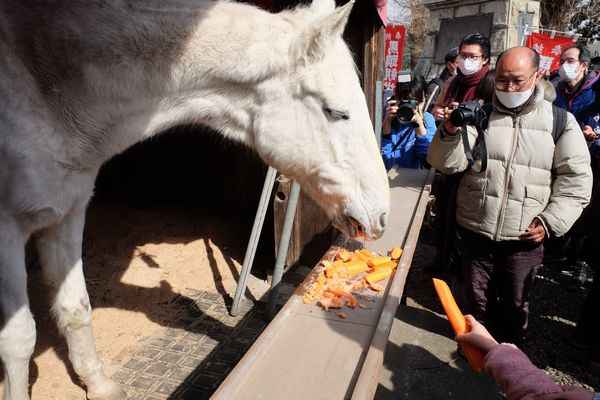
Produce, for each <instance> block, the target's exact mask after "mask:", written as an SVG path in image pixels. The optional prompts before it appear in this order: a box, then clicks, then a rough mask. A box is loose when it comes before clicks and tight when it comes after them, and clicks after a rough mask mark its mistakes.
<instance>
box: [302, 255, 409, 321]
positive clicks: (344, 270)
mask: <svg viewBox="0 0 600 400" xmlns="http://www.w3.org/2000/svg"><path fill="white" fill-rule="evenodd" d="M401 255H402V249H400V248H399V247H394V248H393V249H391V250H390V251H389V253H388V255H387V256H382V255H379V254H375V253H373V252H371V251H369V250H367V249H361V250H356V251H354V252H350V251H348V250H345V249H342V250H340V251H339V252H338V253H337V254H336V256H335V260H334V261H321V265H322V268H321V271H320V272H319V273H318V274H317V275H316V276H315V277H314V278H313V280H312V282H310V283H309V285H308V288H307V289H306V291H305V293H304V297H303V301H304V303H305V304H311V303H318V304H319V305H320V306H321V307H322V308H323V309H324V310H329V309H340V308H342V307H348V308H352V309H353V308H356V307H364V305H362V304H359V302H358V301H357V300H356V298H355V297H354V295H353V293H357V292H359V291H362V290H363V289H365V288H369V289H371V290H374V291H376V292H380V291H382V290H383V287H382V286H380V285H378V284H377V282H380V281H382V280H384V279H387V278H388V277H389V276H390V275H391V274H392V272H393V271H394V270H395V269H396V268H397V266H398V260H399V259H400V256H401ZM341 314H343V315H341ZM338 315H339V316H340V318H346V317H347V315H346V314H344V313H338Z"/></svg>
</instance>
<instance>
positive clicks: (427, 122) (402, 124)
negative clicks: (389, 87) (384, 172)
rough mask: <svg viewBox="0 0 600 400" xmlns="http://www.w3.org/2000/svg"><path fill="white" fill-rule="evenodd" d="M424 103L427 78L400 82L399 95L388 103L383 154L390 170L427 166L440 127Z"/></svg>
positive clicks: (386, 165)
mask: <svg viewBox="0 0 600 400" xmlns="http://www.w3.org/2000/svg"><path fill="white" fill-rule="evenodd" d="M424 105H425V80H424V79H423V77H421V76H416V77H414V79H412V80H411V81H410V82H398V84H397V85H396V94H395V96H394V97H393V98H392V99H390V100H389V101H388V102H387V106H386V113H385V118H384V120H383V137H382V140H381V153H382V157H383V162H384V164H385V167H386V169H388V170H389V169H390V168H392V167H393V166H395V165H397V166H399V167H403V168H423V166H424V162H425V158H426V157H427V150H428V148H429V144H430V143H431V140H432V139H433V135H434V134H435V129H436V127H435V121H434V119H433V116H432V115H431V114H430V113H428V112H426V111H423V108H424Z"/></svg>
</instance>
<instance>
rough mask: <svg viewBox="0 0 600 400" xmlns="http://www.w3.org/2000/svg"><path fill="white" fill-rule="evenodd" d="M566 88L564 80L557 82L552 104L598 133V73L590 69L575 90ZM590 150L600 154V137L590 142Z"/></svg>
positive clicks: (599, 102) (599, 120)
mask: <svg viewBox="0 0 600 400" xmlns="http://www.w3.org/2000/svg"><path fill="white" fill-rule="evenodd" d="M567 90H568V86H567V83H566V82H559V83H558V85H557V87H556V100H554V104H555V105H557V106H558V107H561V108H564V109H566V110H568V111H570V112H571V113H573V115H574V116H575V119H576V120H577V122H579V125H580V126H581V127H582V128H583V127H584V126H585V125H589V126H591V127H592V129H594V131H596V133H598V134H600V93H599V91H600V74H598V72H596V71H592V72H590V73H588V74H587V76H586V78H585V81H584V82H583V84H582V85H581V87H580V88H578V89H577V91H576V92H574V93H569V92H568V91H567ZM590 152H591V153H592V156H594V157H596V158H597V157H599V156H600V139H598V140H596V141H594V142H593V143H591V144H590Z"/></svg>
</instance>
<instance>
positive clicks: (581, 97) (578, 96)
mask: <svg viewBox="0 0 600 400" xmlns="http://www.w3.org/2000/svg"><path fill="white" fill-rule="evenodd" d="M590 62H591V57H590V54H589V52H588V51H587V49H586V48H585V47H583V46H580V45H573V46H571V47H569V48H567V49H565V50H564V51H563V52H562V54H561V56H560V65H561V66H560V70H559V76H560V81H559V82H558V84H557V86H556V93H557V96H556V100H555V101H554V104H556V105H557V106H559V107H562V108H564V109H566V110H568V111H570V112H572V113H573V115H575V119H577V122H578V123H579V125H580V126H581V130H582V132H583V136H584V137H585V140H586V141H587V143H588V147H589V150H590V155H591V158H592V173H593V175H594V186H593V192H592V201H591V204H590V206H589V207H588V208H586V209H585V211H584V213H583V215H582V216H581V217H580V218H579V220H578V221H577V223H576V224H575V225H574V226H573V229H571V232H569V237H570V243H571V248H572V249H573V250H574V252H573V253H574V254H572V257H573V259H572V260H571V261H572V262H574V263H575V267H576V271H577V278H578V280H579V281H580V282H581V283H582V284H584V283H585V281H587V278H588V276H587V275H588V269H589V267H588V262H589V263H590V264H591V266H592V267H594V268H595V269H596V275H598V273H599V269H598V268H599V267H600V257H599V256H598V251H597V250H596V249H595V248H594V247H595V246H596V245H597V241H598V237H600V232H599V231H598V229H600V228H599V224H598V220H599V219H600V205H599V204H597V203H598V201H599V200H600V193H599V192H600V182H599V181H598V178H599V175H600V74H598V72H597V71H589V67H590ZM598 301H600V277H598V276H596V277H595V281H594V284H593V285H592V289H591V290H590V293H589V294H588V298H587V300H586V303H585V306H584V309H583V312H582V314H581V317H580V320H579V322H578V324H577V341H578V342H579V343H580V344H581V345H583V346H585V347H588V348H589V349H590V350H591V352H590V353H591V359H592V361H593V362H595V363H597V364H598V365H600V345H598V344H597V339H596V338H597V332H598V331H599V329H600V322H598V318H597V316H596V315H597V314H596V313H597V311H595V310H596V307H597V304H598Z"/></svg>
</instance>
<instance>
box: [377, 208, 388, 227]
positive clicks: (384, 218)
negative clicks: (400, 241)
mask: <svg viewBox="0 0 600 400" xmlns="http://www.w3.org/2000/svg"><path fill="white" fill-rule="evenodd" d="M379 224H380V225H381V227H382V228H385V226H386V225H387V213H386V212H384V213H383V214H381V215H380V216H379Z"/></svg>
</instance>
